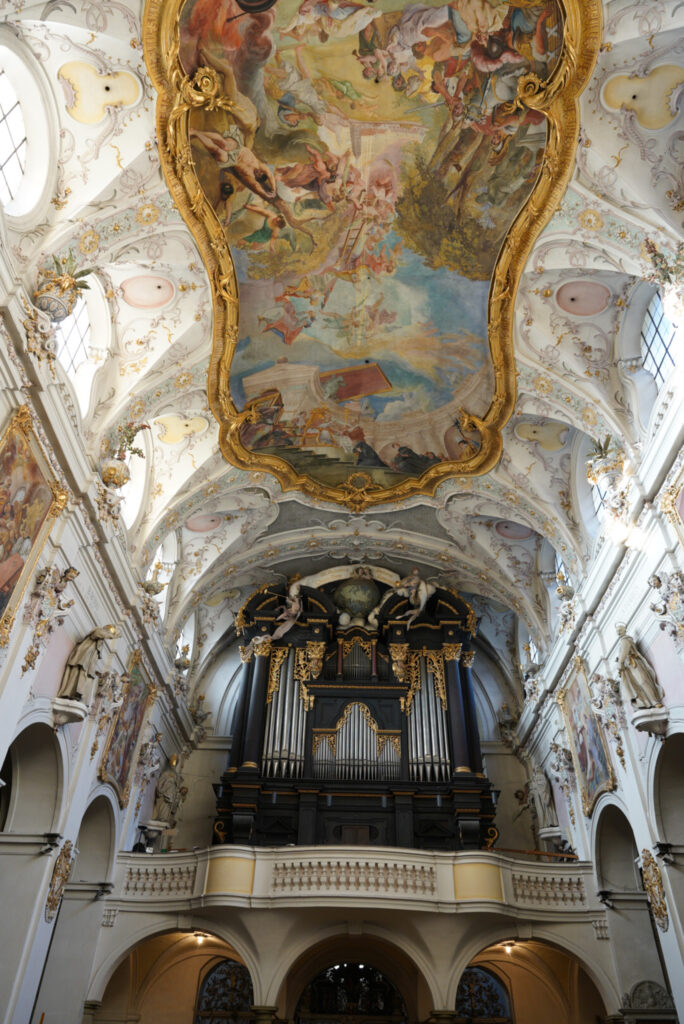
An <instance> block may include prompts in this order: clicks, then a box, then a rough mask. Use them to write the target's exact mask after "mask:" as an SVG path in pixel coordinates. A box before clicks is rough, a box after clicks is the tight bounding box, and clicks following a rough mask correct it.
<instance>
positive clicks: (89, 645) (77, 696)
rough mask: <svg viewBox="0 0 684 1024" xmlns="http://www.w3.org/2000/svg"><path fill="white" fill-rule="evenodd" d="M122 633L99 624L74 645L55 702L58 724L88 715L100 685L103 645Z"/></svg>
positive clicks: (81, 718)
mask: <svg viewBox="0 0 684 1024" xmlns="http://www.w3.org/2000/svg"><path fill="white" fill-rule="evenodd" d="M120 635H121V634H120V633H119V631H118V629H117V628H116V626H112V625H108V626H98V627H97V628H96V629H93V630H91V632H90V633H88V634H87V636H84V637H83V639H82V640H80V641H79V642H78V643H77V644H76V645H75V646H74V647H73V649H72V651H71V654H70V655H69V657H68V659H67V663H66V665H65V666H64V674H63V675H62V682H61V684H60V687H59V690H58V691H57V696H56V697H55V699H54V701H53V719H54V722H55V726H60V725H65V724H66V723H67V722H74V721H82V720H83V719H84V718H85V716H86V715H87V713H88V707H89V705H90V702H91V700H92V697H93V690H94V688H95V685H96V680H97V676H96V673H95V666H96V664H97V662H98V661H99V659H100V655H101V651H102V645H103V644H104V643H105V641H107V640H116V639H117V638H118V637H119V636H120Z"/></svg>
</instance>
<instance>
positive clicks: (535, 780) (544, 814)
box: [529, 768, 558, 829]
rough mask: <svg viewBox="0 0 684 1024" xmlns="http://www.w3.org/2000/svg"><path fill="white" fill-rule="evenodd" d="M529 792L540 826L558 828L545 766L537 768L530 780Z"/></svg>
mask: <svg viewBox="0 0 684 1024" xmlns="http://www.w3.org/2000/svg"><path fill="white" fill-rule="evenodd" d="M529 794H530V796H531V797H532V800H533V801H534V808H535V810H536V812H537V821H538V822H539V828H540V829H542V828H557V827H558V817H557V815H556V805H555V803H554V800H553V791H552V789H551V783H550V782H549V780H548V778H547V775H546V772H545V771H544V770H543V768H535V769H534V771H533V772H532V777H531V779H530V782H529Z"/></svg>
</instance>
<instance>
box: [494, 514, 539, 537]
mask: <svg viewBox="0 0 684 1024" xmlns="http://www.w3.org/2000/svg"><path fill="white" fill-rule="evenodd" d="M495 530H496V532H497V533H498V534H499V535H500V536H501V537H505V538H506V539H507V540H527V539H528V538H529V537H531V536H532V533H533V531H532V530H531V529H530V528H529V526H523V524H522V523H514V522H513V521H512V520H510V519H501V520H500V521H499V522H498V523H497V524H496V526H495Z"/></svg>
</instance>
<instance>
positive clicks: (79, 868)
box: [70, 792, 117, 882]
mask: <svg viewBox="0 0 684 1024" xmlns="http://www.w3.org/2000/svg"><path fill="white" fill-rule="evenodd" d="M116 831H117V830H116V814H115V813H114V808H113V803H112V800H111V797H110V794H109V793H105V792H103V793H100V794H99V795H98V796H95V797H94V798H93V799H92V800H91V801H90V803H89V804H88V806H87V807H86V809H85V812H84V814H83V817H82V818H81V825H80V828H79V830H78V837H77V839H76V849H77V850H78V854H77V856H76V860H75V862H74V865H73V867H72V869H71V875H70V880H71V881H72V882H106V881H107V880H108V879H109V878H110V876H111V873H112V868H113V866H114V858H115V856H116Z"/></svg>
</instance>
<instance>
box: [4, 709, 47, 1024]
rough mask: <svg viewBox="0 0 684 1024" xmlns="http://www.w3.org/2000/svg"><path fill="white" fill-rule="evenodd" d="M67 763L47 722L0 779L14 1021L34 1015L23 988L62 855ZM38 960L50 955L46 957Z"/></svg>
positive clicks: (8, 990) (23, 739)
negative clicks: (41, 910) (41, 909)
mask: <svg viewBox="0 0 684 1024" xmlns="http://www.w3.org/2000/svg"><path fill="white" fill-rule="evenodd" d="M62 772H63V764H62V757H61V751H60V747H59V744H58V741H57V739H56V738H55V733H54V731H53V730H52V729H51V728H49V726H47V725H44V724H42V723H35V724H33V725H30V726H28V727H27V728H26V729H24V730H23V732H21V733H20V734H19V735H18V736H17V737H16V739H15V740H14V742H13V743H12V744H11V746H10V748H9V750H8V752H7V757H6V759H5V762H4V764H3V766H2V770H1V771H0V777H1V778H2V781H3V782H4V783H5V785H4V786H3V787H2V793H3V798H2V805H1V814H2V821H1V825H2V830H1V831H0V907H2V913H0V946H1V948H2V950H3V954H2V956H1V957H0V992H1V993H2V994H3V1002H4V1003H5V1006H4V1009H5V1010H7V1012H8V1015H9V1016H8V1019H9V1017H10V1016H11V1015H12V1013H13V1012H15V1010H16V1013H17V1014H19V1015H20V1016H21V1015H24V1019H26V1018H27V1017H28V1016H29V1015H30V1011H31V1004H32V1002H33V998H34V994H35V993H34V992H30V993H29V985H28V982H27V985H26V988H23V987H22V986H23V982H24V978H25V977H28V974H27V972H30V969H31V956H32V955H33V954H32V952H31V950H32V949H33V948H36V947H35V946H34V939H35V934H36V930H37V928H38V927H41V926H45V921H44V916H43V917H41V918H40V919H39V920H38V923H36V922H35V908H36V905H37V904H38V905H40V903H41V902H42V903H44V902H45V899H46V895H47V889H48V885H49V881H50V877H51V876H52V873H53V870H54V863H55V860H56V856H57V851H58V850H59V846H60V843H59V838H60V837H59V836H57V835H56V834H55V833H56V830H57V828H58V827H59V825H58V822H59V812H60V802H61V799H60V798H61V791H62ZM35 955H44V954H42V953H40V954H35Z"/></svg>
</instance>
